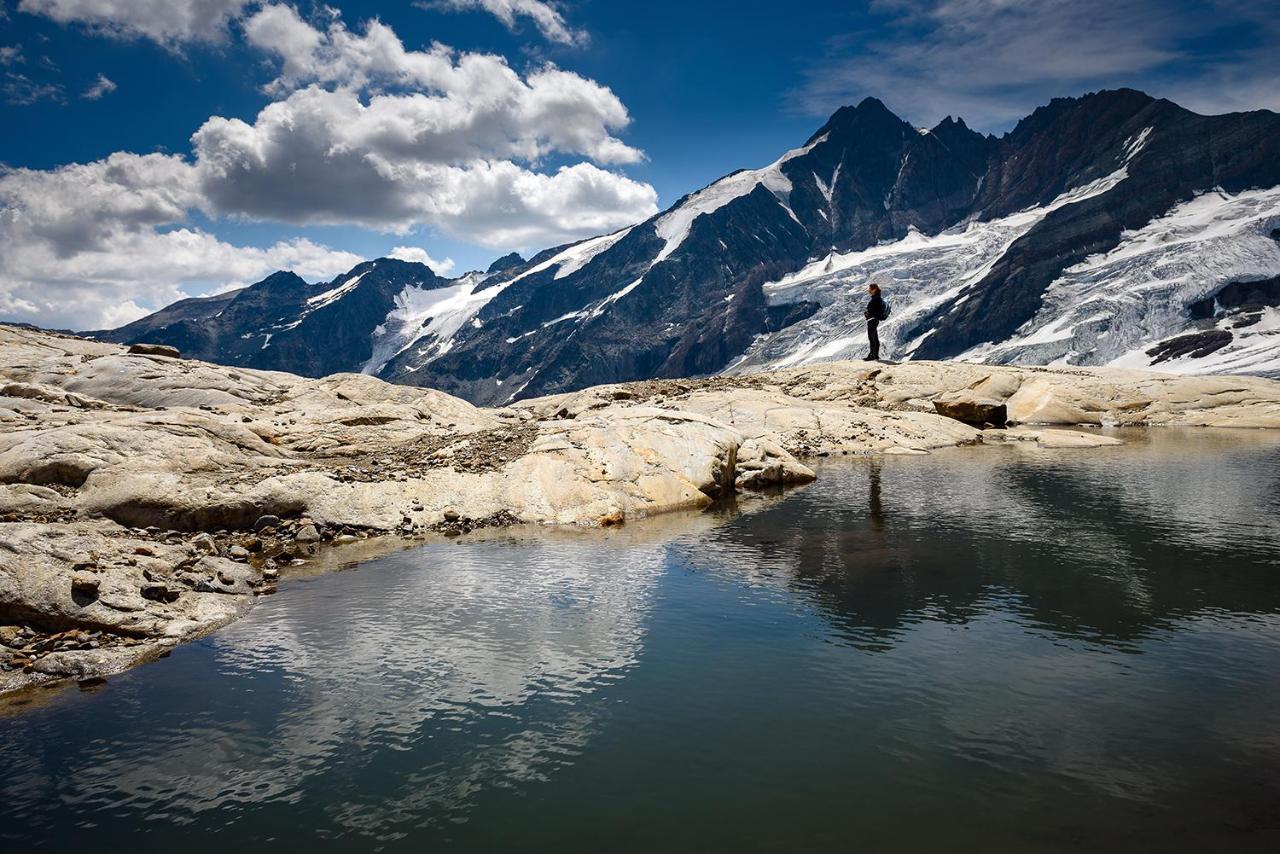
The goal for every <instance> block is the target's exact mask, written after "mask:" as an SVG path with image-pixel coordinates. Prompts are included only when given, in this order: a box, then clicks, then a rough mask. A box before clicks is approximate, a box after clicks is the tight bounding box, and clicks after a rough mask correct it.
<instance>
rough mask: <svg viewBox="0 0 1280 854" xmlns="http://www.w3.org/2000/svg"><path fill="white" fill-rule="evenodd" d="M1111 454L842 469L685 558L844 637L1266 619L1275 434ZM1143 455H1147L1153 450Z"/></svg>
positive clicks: (1277, 511)
mask: <svg viewBox="0 0 1280 854" xmlns="http://www.w3.org/2000/svg"><path fill="white" fill-rule="evenodd" d="M1127 438H1128V439H1129V441H1130V442H1131V444H1130V445H1129V446H1128V447H1126V448H1121V449H1108V450H1106V451H1101V452H1100V451H1092V450H1091V451H1079V452H1063V451H1043V450H1038V449H1031V448H1024V447H1020V446H1016V447H1011V448H995V449H990V450H987V451H984V452H983V453H981V454H975V453H973V452H972V451H958V452H955V453H947V452H944V453H939V454H935V455H934V457H933V458H932V459H931V460H930V461H929V463H928V464H927V465H921V463H920V461H919V460H916V459H911V458H907V459H903V458H892V457H890V458H884V459H872V460H863V461H855V462H842V463H837V464H833V465H830V466H828V467H827V468H826V469H825V470H824V471H822V473H821V474H822V477H821V479H820V484H821V487H820V488H817V489H814V490H810V491H808V492H806V494H805V498H804V499H803V500H800V501H792V502H787V503H785V504H782V505H780V506H777V507H774V508H771V509H769V510H766V511H763V512H761V513H759V514H757V515H755V516H752V517H751V518H750V519H747V520H743V521H742V522H741V523H740V524H735V525H731V526H727V527H725V528H722V529H720V530H718V531H716V532H715V533H714V534H712V535H709V536H708V537H705V538H702V539H700V540H699V541H698V542H697V543H696V547H692V548H690V549H688V550H687V557H688V559H689V560H691V561H692V562H693V563H695V564H697V565H699V566H701V567H703V568H704V569H707V570H709V571H712V572H717V573H724V572H731V573H733V574H735V575H738V576H740V577H744V578H746V579H749V580H750V581H751V582H752V583H756V584H761V585H763V586H771V585H772V586H778V585H783V586H784V587H785V588H786V589H787V590H788V591H790V592H793V593H794V592H798V593H802V594H804V595H808V596H811V597H813V599H814V601H816V602H817V603H818V604H819V605H820V606H821V607H822V608H823V609H824V610H825V611H826V613H827V615H828V617H829V618H830V620H831V621H832V622H833V624H835V625H836V626H838V627H840V628H841V630H842V632H843V633H844V634H845V635H846V636H847V638H848V640H849V641H850V642H851V643H854V644H856V645H858V646H860V647H862V648H866V649H884V648H886V647H887V646H888V645H891V644H892V643H893V641H894V639H895V638H896V637H898V636H900V635H901V633H902V632H903V630H905V629H909V628H910V627H912V626H913V625H914V624H916V623H919V622H920V621H922V620H930V621H933V620H940V621H944V622H957V623H964V622H965V621H968V620H972V619H974V618H975V617H977V616H978V615H981V614H984V613H989V612H991V611H993V610H995V611H1003V610H1006V609H1014V610H1016V611H1017V612H1018V613H1019V614H1021V615H1022V616H1023V617H1024V618H1025V619H1026V620H1027V621H1028V622H1029V623H1030V624H1032V625H1035V626H1039V627H1042V628H1044V629H1046V630H1049V631H1052V632H1055V633H1058V634H1061V635H1062V636H1065V637H1084V638H1089V639H1092V640H1095V641H1099V642H1104V643H1111V644H1116V645H1120V646H1124V645H1131V644H1132V642H1134V641H1135V640H1137V639H1140V638H1142V637H1145V636H1148V635H1149V634H1150V632H1151V631H1153V630H1156V629H1160V628H1163V627H1167V626H1168V625H1169V624H1170V622H1171V621H1173V620H1179V619H1185V618H1188V617H1193V616H1194V615H1196V614H1198V613H1212V612H1217V611H1224V612H1260V613H1275V612H1277V611H1280V583H1278V578H1277V574H1276V573H1275V572H1270V571H1263V570H1264V569H1265V568H1276V567H1280V492H1278V489H1280V488H1278V486H1277V485H1278V484H1280V477H1277V472H1278V471H1280V441H1277V439H1276V438H1275V437H1273V436H1271V435H1270V434H1266V433H1241V434H1230V435H1228V436H1225V437H1224V436H1221V435H1217V434H1208V435H1206V434H1204V433H1198V432H1197V433H1185V434H1182V433H1178V432H1176V431H1169V432H1167V433H1159V432H1157V433H1154V434H1148V433H1145V432H1135V433H1130V434H1128V436H1127ZM1153 446H1154V447H1153Z"/></svg>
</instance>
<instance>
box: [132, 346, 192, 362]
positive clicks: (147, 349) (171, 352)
mask: <svg viewBox="0 0 1280 854" xmlns="http://www.w3.org/2000/svg"><path fill="white" fill-rule="evenodd" d="M129 352H130V353H133V354H134V355H138V356H164V357H166V358H169V359H181V358H182V353H181V352H180V351H179V350H178V348H177V347H170V346H169V345H168V344H130V345H129Z"/></svg>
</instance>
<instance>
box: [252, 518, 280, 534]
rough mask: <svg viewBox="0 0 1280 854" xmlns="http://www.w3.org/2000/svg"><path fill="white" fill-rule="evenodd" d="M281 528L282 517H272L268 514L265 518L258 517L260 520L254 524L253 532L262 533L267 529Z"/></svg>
mask: <svg viewBox="0 0 1280 854" xmlns="http://www.w3.org/2000/svg"><path fill="white" fill-rule="evenodd" d="M279 526H280V517H279V516H272V515H270V514H268V515H265V516H259V517H258V520H257V521H256V522H254V523H253V530H254V531H258V532H261V531H262V530H264V529H266V528H277V527H279Z"/></svg>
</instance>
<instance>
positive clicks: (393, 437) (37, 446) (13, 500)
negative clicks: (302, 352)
mask: <svg viewBox="0 0 1280 854" xmlns="http://www.w3.org/2000/svg"><path fill="white" fill-rule="evenodd" d="M138 349H140V348H135V352H129V351H127V350H126V349H125V348H123V347H120V346H116V345H113V344H105V343H100V342H95V341H89V340H85V339H80V338H75V337H70V336H61V335H56V334H51V333H44V332H38V331H34V330H30V329H25V328H20V327H12V326H3V325H0V692H5V691H10V690H14V689H17V688H21V687H24V686H28V685H32V684H37V683H40V682H44V681H50V680H55V679H68V678H72V679H81V680H84V679H91V678H95V677H99V676H102V675H104V674H109V673H114V672H118V671H120V670H122V669H125V668H127V667H129V666H132V665H133V664H136V663H138V662H140V661H145V660H148V659H151V658H154V657H157V656H160V655H164V654H166V653H167V651H168V650H169V649H171V648H172V647H173V646H174V645H176V644H178V643H180V642H183V641H186V640H190V639H192V638H196V637H200V636H202V635H205V634H207V633H208V632H210V631H213V630H214V629H216V628H217V627H219V626H221V625H224V624H226V623H227V622H229V621H231V620H233V619H235V618H236V617H237V616H239V615H240V614H241V613H243V612H244V610H245V609H247V608H248V607H250V606H251V605H252V603H253V601H254V600H255V598H256V597H257V596H260V595H264V594H267V593H270V592H272V591H274V589H275V581H276V579H277V578H278V576H279V574H280V573H281V572H286V573H287V572H289V571H290V570H289V568H290V567H300V566H302V565H306V564H308V563H311V562H313V561H314V560H315V559H316V558H317V556H319V555H321V554H322V552H323V551H324V550H327V549H334V548H337V550H338V551H339V552H340V551H341V547H343V546H344V545H349V544H355V543H361V542H367V541H369V540H370V539H372V538H392V537H396V538H410V539H412V538H422V537H429V536H453V535H458V534H463V533H467V532H469V531H472V530H475V529H477V528H483V527H493V526H506V525H512V524H529V523H534V524H559V525H587V526H609V525H617V524H622V523H624V522H625V521H626V520H628V519H634V518H638V517H642V516H648V515H652V514H657V513H663V512H668V511H673V510H681V509H697V508H702V507H706V506H708V505H710V504H711V503H712V502H713V501H715V500H717V499H720V498H725V497H728V496H730V495H733V494H750V493H751V492H752V491H755V490H760V489H764V488H767V487H776V486H785V485H787V484H793V483H803V482H807V481H810V480H812V479H813V478H814V472H813V471H812V470H811V469H810V468H808V467H807V466H806V465H805V464H804V462H803V460H804V459H805V458H816V457H826V456H832V455H847V454H927V453H928V452H929V451H931V450H934V449H938V448H944V447H952V446H956V445H966V444H968V445H977V444H984V443H992V442H997V441H999V442H1027V443H1031V444H1034V445H1037V446H1039V447H1100V446H1103V445H1108V444H1115V443H1116V440H1114V439H1111V438H1109V437H1107V436H1104V435H1101V434H1100V433H1098V432H1096V431H1093V432H1089V431H1083V432H1082V431H1080V430H1063V429H1053V428H1051V427H1048V426H1046V425H1069V426H1075V425H1093V426H1131V425H1132V426H1136V425H1151V426H1157V425H1176V426H1204V427H1247V428H1276V427H1280V383H1277V382H1274V381H1269V380H1263V379H1257V378H1251V377H1234V376H1233V377H1176V376H1169V375H1159V374H1149V373H1144V372H1136V371H1117V370H1106V369H1073V368H1009V367H989V366H981V365H970V364H960V363H954V364H952V363H930V362H919V363H907V364H902V365H882V364H871V363H864V362H838V363H824V364H819V365H812V366H806V367H802V368H794V369H789V370H783V371H777V372H772V373H767V374H755V375H747V376H737V377H709V378H703V379H672V380H647V381H642V382H635V383H625V384H616V385H609V386H600V387H596V388H591V389H586V390H583V391H579V392H574V393H571V394H563V395H556V396H553V397H545V398H538V399H533V400H527V401H522V402H519V403H516V404H514V405H512V406H508V407H505V408H502V409H482V408H478V407H475V406H472V405H471V404H469V403H467V402H466V401H463V400H460V399H458V398H454V397H451V396H449V395H446V394H443V393H440V392H436V391H432V390H428V389H419V388H411V387H406V386H397V385H390V384H387V383H384V382H382V381H379V380H376V379H373V378H370V377H367V376H360V375H352V374H339V375H335V376H330V377H326V378H323V379H304V378H301V377H296V376H293V375H289V374H282V373H275V372H265V371H250V370H244V369H239V368H230V367H225V366H221V365H213V364H207V363H203V362H197V361H192V360H186V359H182V358H179V357H177V356H176V355H175V354H173V353H169V352H164V351H158V350H150V351H146V350H143V351H136V350H138Z"/></svg>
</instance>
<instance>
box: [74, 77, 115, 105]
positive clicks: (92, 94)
mask: <svg viewBox="0 0 1280 854" xmlns="http://www.w3.org/2000/svg"><path fill="white" fill-rule="evenodd" d="M118 88H120V87H118V86H117V85H116V83H115V81H114V80H112V79H110V78H109V77H107V75H105V74H103V73H101V72H99V73H98V79H97V80H95V81H93V83H91V84H90V85H89V88H88V89H85V90H84V92H83V93H81V95H80V97H81V98H85V99H86V100H89V101H96V100H98V99H99V98H101V97H102V96H103V95H109V94H111V93H112V92H114V91H116V89H118Z"/></svg>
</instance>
